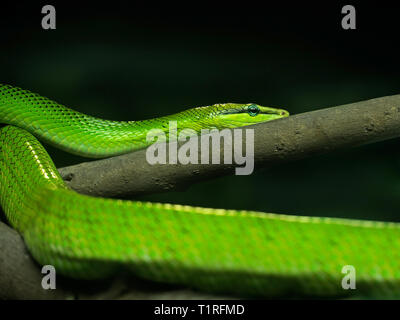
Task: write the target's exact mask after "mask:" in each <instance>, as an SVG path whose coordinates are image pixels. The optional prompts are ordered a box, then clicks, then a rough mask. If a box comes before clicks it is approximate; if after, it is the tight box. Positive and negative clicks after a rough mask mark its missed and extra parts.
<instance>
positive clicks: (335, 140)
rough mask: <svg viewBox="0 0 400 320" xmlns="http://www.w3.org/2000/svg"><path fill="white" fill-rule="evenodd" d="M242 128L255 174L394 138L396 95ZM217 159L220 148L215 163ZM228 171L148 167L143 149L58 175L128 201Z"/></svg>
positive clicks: (398, 131) (399, 115) (398, 116)
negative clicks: (248, 133) (249, 132)
mask: <svg viewBox="0 0 400 320" xmlns="http://www.w3.org/2000/svg"><path fill="white" fill-rule="evenodd" d="M247 128H253V129H254V150H255V155H254V161H255V169H256V170H258V169H261V168H264V167H269V166H271V165H273V164H275V163H277V162H283V161H293V160H298V159H301V158H305V157H309V156H313V155H317V154H321V153H326V152H329V151H334V150H337V149H342V148H345V147H353V146H358V145H362V144H367V143H372V142H376V141H381V140H386V139H391V138H395V137H398V136H400V95H395V96H388V97H382V98H377V99H372V100H367V101H361V102H356V103H352V104H347V105H342V106H338V107H332V108H327V109H321V110H317V111H312V112H307V113H302V114H298V115H294V116H291V117H288V118H284V119H279V120H275V121H271V122H266V123H262V124H257V125H254V126H249V127H247ZM197 139H198V140H199V138H197ZM243 150H245V149H243ZM223 155H224V149H223V148H221V150H220V157H221V159H223ZM199 159H201V158H200V155H199ZM234 168H235V164H231V165H229V164H219V165H218V164H213V165H203V164H188V165H182V164H179V163H178V164H156V165H150V164H149V163H148V162H147V160H146V150H145V149H144V150H140V151H137V152H133V153H130V154H125V155H121V156H117V157H113V158H108V159H103V160H97V161H91V162H84V163H81V164H78V165H74V166H69V167H65V168H61V169H59V171H60V173H61V176H62V177H63V178H64V180H65V181H66V182H67V184H68V185H69V186H70V187H71V188H72V189H75V190H76V191H78V192H80V193H84V194H89V195H93V196H103V197H117V198H128V197H130V196H132V195H135V194H146V193H156V192H166V191H170V190H184V189H186V188H187V187H189V186H190V185H192V184H195V183H197V182H199V181H202V180H207V179H212V178H215V177H217V176H222V175H230V174H234V172H235V171H234Z"/></svg>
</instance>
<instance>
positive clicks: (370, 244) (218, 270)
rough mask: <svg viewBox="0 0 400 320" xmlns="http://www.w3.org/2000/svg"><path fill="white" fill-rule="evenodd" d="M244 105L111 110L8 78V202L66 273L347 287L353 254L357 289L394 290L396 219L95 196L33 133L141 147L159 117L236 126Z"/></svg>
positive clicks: (272, 112) (69, 145)
mask: <svg viewBox="0 0 400 320" xmlns="http://www.w3.org/2000/svg"><path fill="white" fill-rule="evenodd" d="M250 106H253V105H250ZM252 108H253V107H252ZM257 108H258V107H257ZM263 108H264V107H259V108H258V109H257V110H259V111H260V110H261V111H260V113H264V114H265V115H268V116H269V117H270V118H268V119H267V118H265V119H261V120H260V121H268V120H272V119H274V118H279V117H282V116H286V115H287V113H285V112H284V111H282V110H278V109H272V108H265V109H263ZM226 110H228V111H226ZM235 110H236V111H235ZM238 110H239V111H238ZM243 110H245V111H246V110H250V107H249V105H235V104H231V105H215V106H211V107H206V108H195V109H189V110H187V111H184V112H181V113H179V114H177V115H173V116H167V117H162V118H157V119H154V120H146V121H138V122H118V121H108V120H102V119H97V118H93V117H90V116H87V115H83V114H81V113H78V112H75V111H73V110H71V109H68V108H66V107H63V106H61V105H59V104H57V103H55V102H53V101H51V100H48V99H46V98H43V97H40V96H38V95H36V94H33V93H31V92H29V91H25V90H21V89H18V88H14V87H11V86H7V85H0V122H1V123H6V124H10V125H9V126H5V127H4V128H2V129H1V132H0V147H1V153H0V173H1V176H0V203H1V206H2V208H3V210H4V212H5V214H6V217H7V219H8V221H9V223H10V224H11V225H12V226H13V227H14V228H15V229H16V230H17V231H19V232H20V234H21V235H22V236H23V238H24V241H25V243H26V245H27V247H28V249H29V251H30V252H31V254H32V256H33V257H34V258H35V259H36V260H37V261H38V262H39V263H40V264H51V265H53V266H55V268H56V270H57V272H59V273H62V274H64V275H66V276H70V277H75V278H85V279H95V278H102V277H106V276H109V275H111V274H114V273H115V272H118V270H119V269H120V268H128V269H131V270H132V272H134V274H136V275H139V276H141V277H144V278H147V279H151V280H154V281H161V282H168V283H178V284H184V285H187V286H189V287H194V288H198V289H201V290H205V291H209V292H219V293H232V294H237V295H240V296H258V297H273V296H282V295H287V294H293V295H301V296H339V295H344V294H348V293H350V291H346V290H344V289H343V288H342V279H343V277H344V276H345V275H344V274H343V273H342V268H343V267H344V266H346V265H352V266H354V267H355V269H356V271H357V273H356V277H357V278H356V281H357V282H356V283H357V290H354V291H356V292H357V293H359V294H375V295H376V294H388V295H389V294H395V293H398V292H399V290H400V284H399V281H400V241H399V239H400V226H399V224H396V223H383V222H371V221H358V220H347V219H335V218H311V217H300V216H290V215H278V214H269V213H259V212H249V211H234V210H223V209H209V208H198V207H190V206H182V205H172V204H160V203H149V202H138V201H136V202H134V201H122V200H114V199H104V198H94V197H89V196H86V195H81V194H78V193H76V192H75V191H73V190H70V189H69V188H68V187H67V186H66V185H65V184H64V181H63V180H62V178H61V177H60V175H59V173H58V171H57V169H56V168H55V166H54V164H53V162H52V160H51V159H50V157H49V155H48V154H47V152H46V150H45V149H44V148H43V147H42V145H41V144H40V143H39V142H38V140H36V138H35V137H34V136H37V137H39V138H41V139H43V140H44V141H46V142H49V143H52V144H54V145H56V146H58V147H60V148H62V149H64V150H67V151H69V152H73V153H77V154H81V155H85V156H92V157H104V156H110V155H115V154H121V153H125V152H129V151H132V150H135V149H138V148H143V147H145V146H146V145H148V143H147V142H146V139H145V134H146V132H148V130H149V128H154V127H156V128H163V127H164V124H165V122H166V121H169V120H177V121H178V123H179V124H178V126H180V127H190V128H194V129H195V130H197V131H199V130H200V129H201V128H204V127H209V128H212V127H213V128H223V127H235V126H236V125H238V123H239V124H240V123H241V124H243V122H242V120H243V119H244V115H243V114H242V113H244V111H243ZM250 111H251V110H250ZM253 111H254V110H253ZM230 114H232V117H231V118H228V117H230ZM251 116H252V117H249V119H251V120H249V123H245V125H247V124H251V123H254V121H255V120H254V119H255V118H257V117H254V115H253V114H252V115H251ZM253 118H254V119H253ZM229 119H233V120H234V121H233V122H231V123H233V124H229V123H230V122H229V121H228V120H229ZM246 121H247V120H246ZM219 123H220V124H219Z"/></svg>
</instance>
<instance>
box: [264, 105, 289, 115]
mask: <svg viewBox="0 0 400 320" xmlns="http://www.w3.org/2000/svg"><path fill="white" fill-rule="evenodd" d="M259 108H260V114H270V115H277V116H280V117H288V116H289V115H290V114H289V112H288V111H286V110H283V109H273V108H268V107H261V106H260V107H259Z"/></svg>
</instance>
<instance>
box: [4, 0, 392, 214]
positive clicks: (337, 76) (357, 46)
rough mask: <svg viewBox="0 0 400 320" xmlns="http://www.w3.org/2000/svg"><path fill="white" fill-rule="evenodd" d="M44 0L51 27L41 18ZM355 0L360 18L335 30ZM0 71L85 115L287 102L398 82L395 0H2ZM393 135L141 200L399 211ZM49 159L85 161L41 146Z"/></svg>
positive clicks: (365, 92)
mask: <svg viewBox="0 0 400 320" xmlns="http://www.w3.org/2000/svg"><path fill="white" fill-rule="evenodd" d="M44 4H53V5H54V6H55V7H56V11H57V29H56V30H43V29H42V28H41V19H42V17H43V15H42V14H41V8H42V6H43V5H44ZM345 4H353V5H354V6H355V8H356V12H357V29H356V30H343V29H342V28H341V19H342V17H343V15H342V14H341V8H342V6H343V5H345ZM0 8H1V17H0V28H1V36H0V75H1V78H0V81H1V82H3V83H8V84H11V85H16V86H19V87H22V88H25V89H29V90H31V91H34V92H37V93H40V94H41V95H44V96H47V97H49V98H52V99H54V100H56V101H58V102H60V103H62V104H65V105H67V106H70V107H72V108H74V109H76V110H79V111H81V112H84V113H88V114H91V115H96V116H99V117H103V118H108V119H116V120H139V119H145V118H151V117H157V116H161V115H166V114H171V113H174V112H177V111H180V110H184V109H186V108H187V107H192V106H200V105H209V104H214V103H218V102H256V103H258V104H260V105H268V106H277V107H282V108H285V109H287V110H289V111H290V112H291V114H296V113H301V112H306V111H311V110H315V109H319V108H323V107H329V106H334V105H340V104H346V103H351V102H355V101H360V100H366V99H369V98H375V97H380V96H386V95H392V94H399V93H400V88H399V86H400V81H399V80H400V65H399V56H400V46H399V31H400V28H399V24H398V15H399V12H400V11H399V10H398V8H397V7H394V6H393V4H390V2H387V3H385V2H382V1H379V2H378V1H377V2H375V3H369V4H366V3H365V2H363V3H362V4H361V3H356V2H340V1H337V2H333V1H332V2H330V3H329V4H327V3H324V2H322V1H320V2H308V1H302V2H301V3H300V4H294V3H292V2H279V3H273V4H272V3H268V2H265V3H264V5H263V6H260V5H259V4H256V3H252V2H240V3H235V2H233V1H232V2H218V4H215V3H206V2H185V3H177V4H174V3H172V2H171V3H170V2H168V3H167V4H162V5H161V4H159V3H156V2H151V3H147V4H146V5H144V4H140V5H139V4H134V3H130V2H118V1H112V2H102V1H98V2H83V1H80V2H74V1H68V2H63V3H61V2H51V1H50V2H48V1H46V2H42V3H41V2H29V3H28V2H27V3H23V2H16V3H15V2H14V3H12V4H6V3H2V4H1V5H0ZM398 147H399V143H398V141H397V140H391V141H386V142H382V143H378V144H373V145H369V146H364V147H360V148H356V149H349V150H345V151H341V152H337V153H331V154H328V155H325V156H318V157H314V158H311V159H305V160H302V161H298V162H294V163H288V164H282V165H279V166H277V167H274V168H273V169H271V170H263V171H258V172H256V173H254V174H253V175H251V176H244V177H243V176H232V177H224V178H219V179H216V180H213V181H209V182H205V183H201V184H199V185H196V186H194V187H192V188H191V189H189V190H188V191H186V192H174V193H166V194H159V195H151V196H142V197H140V198H138V199H145V200H151V201H162V202H172V203H182V204H191V205H198V206H207V207H222V208H232V209H249V210H259V211H265V212H276V213H288V214H301V215H314V216H336V217H349V218H359V219H374V220H400V218H399V215H398V211H399V208H400V203H399V200H398V199H399V198H400V197H399V193H400V158H399V156H400V155H399V152H398V149H399V148H398ZM47 148H48V150H49V152H50V154H51V156H52V157H53V159H54V160H55V162H56V165H57V166H58V167H61V166H65V165H69V164H73V163H79V162H81V161H83V160H87V159H81V158H78V157H74V156H71V155H68V154H65V153H63V152H61V151H58V150H55V149H53V148H50V147H47Z"/></svg>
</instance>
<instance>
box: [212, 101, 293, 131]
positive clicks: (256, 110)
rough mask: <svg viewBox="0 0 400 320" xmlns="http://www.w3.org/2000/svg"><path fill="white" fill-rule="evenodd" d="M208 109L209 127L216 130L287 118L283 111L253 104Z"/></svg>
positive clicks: (219, 105) (233, 104) (286, 113)
mask: <svg viewBox="0 0 400 320" xmlns="http://www.w3.org/2000/svg"><path fill="white" fill-rule="evenodd" d="M205 108H210V110H212V112H210V117H209V118H208V120H207V121H209V122H210V123H209V126H214V127H216V128H217V129H224V128H237V127H243V126H249V125H252V124H257V123H261V122H266V121H271V120H275V119H279V118H284V117H287V116H289V112H287V111H286V110H283V109H277V108H270V107H263V106H259V105H257V104H255V103H246V104H238V103H224V104H215V105H213V106H209V107H205Z"/></svg>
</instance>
